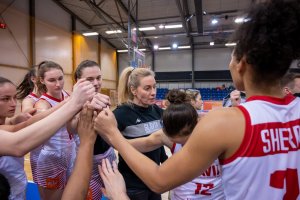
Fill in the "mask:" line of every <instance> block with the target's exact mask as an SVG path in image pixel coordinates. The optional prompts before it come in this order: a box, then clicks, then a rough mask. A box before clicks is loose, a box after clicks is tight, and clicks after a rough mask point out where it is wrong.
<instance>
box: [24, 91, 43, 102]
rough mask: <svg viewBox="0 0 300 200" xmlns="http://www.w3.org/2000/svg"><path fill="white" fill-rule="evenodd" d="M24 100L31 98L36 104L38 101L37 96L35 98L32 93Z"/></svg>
mask: <svg viewBox="0 0 300 200" xmlns="http://www.w3.org/2000/svg"><path fill="white" fill-rule="evenodd" d="M25 98H31V99H33V101H34V102H37V101H38V100H39V99H40V98H39V97H38V96H36V94H34V93H32V92H31V93H30V94H29V95H27V96H26V97H25Z"/></svg>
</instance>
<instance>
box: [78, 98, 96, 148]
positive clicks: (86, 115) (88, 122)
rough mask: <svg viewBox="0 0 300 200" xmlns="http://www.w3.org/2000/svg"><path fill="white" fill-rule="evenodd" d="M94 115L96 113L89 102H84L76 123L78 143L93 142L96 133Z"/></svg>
mask: <svg viewBox="0 0 300 200" xmlns="http://www.w3.org/2000/svg"><path fill="white" fill-rule="evenodd" d="M96 116H97V114H96V113H95V111H94V109H93V107H92V106H91V105H90V104H89V103H86V104H85V105H84V107H83V109H82V111H81V112H80V116H79V121H78V124H77V131H78V135H79V139H80V144H85V143H88V144H90V143H92V144H94V143H95V140H96V136H97V134H96V132H95V130H94V121H95V118H96Z"/></svg>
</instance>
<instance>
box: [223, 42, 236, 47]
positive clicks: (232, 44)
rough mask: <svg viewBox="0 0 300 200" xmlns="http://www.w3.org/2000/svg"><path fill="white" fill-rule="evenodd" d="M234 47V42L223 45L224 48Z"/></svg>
mask: <svg viewBox="0 0 300 200" xmlns="http://www.w3.org/2000/svg"><path fill="white" fill-rule="evenodd" d="M235 45H236V43H235V42H229V43H226V44H225V46H226V47H232V46H235Z"/></svg>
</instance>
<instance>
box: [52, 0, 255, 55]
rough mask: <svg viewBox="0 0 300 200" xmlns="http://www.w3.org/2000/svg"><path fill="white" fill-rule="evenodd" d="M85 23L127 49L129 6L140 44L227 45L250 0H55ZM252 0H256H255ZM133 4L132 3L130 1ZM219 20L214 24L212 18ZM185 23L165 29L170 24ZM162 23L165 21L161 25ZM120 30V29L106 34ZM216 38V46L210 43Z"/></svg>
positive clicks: (169, 45) (166, 45) (150, 46)
mask: <svg viewBox="0 0 300 200" xmlns="http://www.w3.org/2000/svg"><path fill="white" fill-rule="evenodd" d="M53 1H54V2H55V3H57V4H58V5H60V6H61V7H63V8H64V9H65V10H67V11H68V12H70V13H71V14H72V15H73V16H75V17H76V18H77V19H78V20H79V21H81V23H83V24H84V25H85V27H86V29H84V30H78V31H79V32H81V33H83V32H88V31H91V30H92V31H96V32H98V33H99V35H100V37H102V38H103V39H104V40H106V41H107V42H109V43H110V44H111V45H112V46H114V47H115V48H116V49H126V44H127V35H128V31H127V30H128V6H130V7H131V8H130V10H131V11H130V21H131V23H130V25H131V29H132V28H135V27H136V26H137V24H138V27H140V28H145V27H152V29H155V30H150V31H138V36H139V37H138V38H139V39H138V42H139V48H140V49H143V48H146V49H147V50H153V48H154V45H158V46H159V47H171V46H172V44H173V43H177V44H178V46H190V45H191V44H193V45H194V47H195V48H218V47H224V45H225V43H227V42H228V40H229V38H230V36H231V35H232V32H233V30H234V29H235V27H236V26H237V23H235V22H234V21H235V19H236V18H238V17H243V16H244V12H245V10H246V9H247V8H248V7H249V5H250V4H251V0H53ZM252 1H253V0H252ZM129 4H130V5H129ZM213 19H216V20H218V23H216V24H212V23H211V22H212V20H213ZM178 24H179V25H182V27H181V28H172V29H166V26H167V25H178ZM159 25H162V26H161V27H163V28H160V27H159ZM116 30H119V32H120V31H121V33H114V34H107V33H106V31H116ZM210 42H214V46H210Z"/></svg>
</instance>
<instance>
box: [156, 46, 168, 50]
mask: <svg viewBox="0 0 300 200" xmlns="http://www.w3.org/2000/svg"><path fill="white" fill-rule="evenodd" d="M168 49H171V47H159V48H158V50H168Z"/></svg>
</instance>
